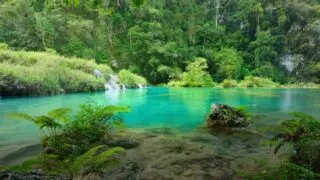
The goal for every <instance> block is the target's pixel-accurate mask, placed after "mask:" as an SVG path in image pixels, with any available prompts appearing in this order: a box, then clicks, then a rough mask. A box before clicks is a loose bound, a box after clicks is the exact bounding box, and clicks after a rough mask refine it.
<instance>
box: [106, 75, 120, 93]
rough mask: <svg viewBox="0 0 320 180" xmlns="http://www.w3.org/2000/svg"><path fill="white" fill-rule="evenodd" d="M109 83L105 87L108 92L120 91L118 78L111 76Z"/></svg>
mask: <svg viewBox="0 0 320 180" xmlns="http://www.w3.org/2000/svg"><path fill="white" fill-rule="evenodd" d="M109 76H110V79H109V81H108V82H107V83H106V84H105V85H104V87H105V89H106V90H119V89H120V88H119V85H118V77H117V76H115V75H112V74H110V75H109Z"/></svg>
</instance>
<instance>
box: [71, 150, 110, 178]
mask: <svg viewBox="0 0 320 180" xmlns="http://www.w3.org/2000/svg"><path fill="white" fill-rule="evenodd" d="M103 147H106V146H105V145H100V146H96V147H94V148H92V149H90V150H89V151H87V152H86V153H84V154H83V155H82V156H80V157H78V158H77V159H76V160H75V161H74V163H73V165H72V167H71V170H72V171H73V172H79V171H80V170H81V168H82V167H83V166H86V165H88V164H90V163H93V162H92V161H93V160H94V159H93V156H94V155H95V154H96V153H97V151H98V150H100V149H101V148H103Z"/></svg>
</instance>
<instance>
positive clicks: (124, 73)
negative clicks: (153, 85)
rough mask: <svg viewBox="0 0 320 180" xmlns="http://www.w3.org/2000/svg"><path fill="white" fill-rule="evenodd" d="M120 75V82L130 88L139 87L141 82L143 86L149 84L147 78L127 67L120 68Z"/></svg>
mask: <svg viewBox="0 0 320 180" xmlns="http://www.w3.org/2000/svg"><path fill="white" fill-rule="evenodd" d="M118 76H119V81H120V83H121V84H124V85H125V86H126V87H128V88H134V87H138V85H139V84H141V85H142V86H146V85H147V80H146V79H145V78H144V77H142V76H139V75H137V74H134V73H132V72H130V71H128V70H125V69H122V70H120V71H119V73H118Z"/></svg>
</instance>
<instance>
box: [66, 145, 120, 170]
mask: <svg viewBox="0 0 320 180" xmlns="http://www.w3.org/2000/svg"><path fill="white" fill-rule="evenodd" d="M105 148H107V146H105V145H100V146H96V147H94V148H92V149H90V150H89V151H88V152H86V153H85V154H83V155H82V156H80V157H79V158H77V159H76V160H75V161H74V163H73V165H72V168H71V169H72V171H73V173H79V172H80V171H81V170H83V169H85V170H84V172H82V173H83V174H87V173H90V172H100V171H101V170H102V168H106V167H111V165H114V164H118V162H119V161H118V160H117V159H116V158H115V157H113V155H115V154H117V153H120V152H124V149H123V148H121V147H115V148H111V149H108V150H103V149H105ZM101 151H102V152H101Z"/></svg>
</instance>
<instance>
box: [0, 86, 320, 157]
mask: <svg viewBox="0 0 320 180" xmlns="http://www.w3.org/2000/svg"><path fill="white" fill-rule="evenodd" d="M88 101H96V102H98V103H99V104H114V105H128V106H130V107H131V112H130V113H128V114H126V115H125V116H124V121H125V126H126V127H128V128H150V127H173V128H176V129H178V130H180V131H182V132H189V131H191V130H193V129H195V128H197V127H199V126H200V125H201V124H202V122H203V120H204V119H205V117H206V115H207V113H208V112H209V110H210V104H212V103H224V104H228V105H231V106H245V107H247V108H248V110H249V111H250V112H251V113H253V114H258V115H262V116H257V117H259V118H256V120H257V121H256V122H255V124H256V125H257V126H264V125H265V124H269V125H272V124H275V123H277V121H279V120H281V119H283V118H286V117H287V113H288V112H291V111H300V112H305V113H308V114H310V115H313V116H316V117H318V118H319V117H320V90H316V89H241V88H234V89H220V88H146V89H127V90H125V91H120V92H97V93H78V94H68V95H58V96H46V97H24V98H8V99H0V157H1V156H2V155H5V154H7V153H8V152H9V151H12V150H14V149H18V148H20V147H23V146H25V145H27V144H32V143H35V142H37V141H38V135H39V132H38V131H37V129H36V128H35V127H34V126H33V125H32V123H30V122H28V121H25V120H11V119H8V118H7V117H6V114H7V113H9V112H26V113H29V114H32V115H40V114H44V113H46V112H48V111H49V110H51V109H54V108H59V107H71V108H73V109H74V110H76V109H77V108H78V105H80V104H83V103H86V102H88Z"/></svg>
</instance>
